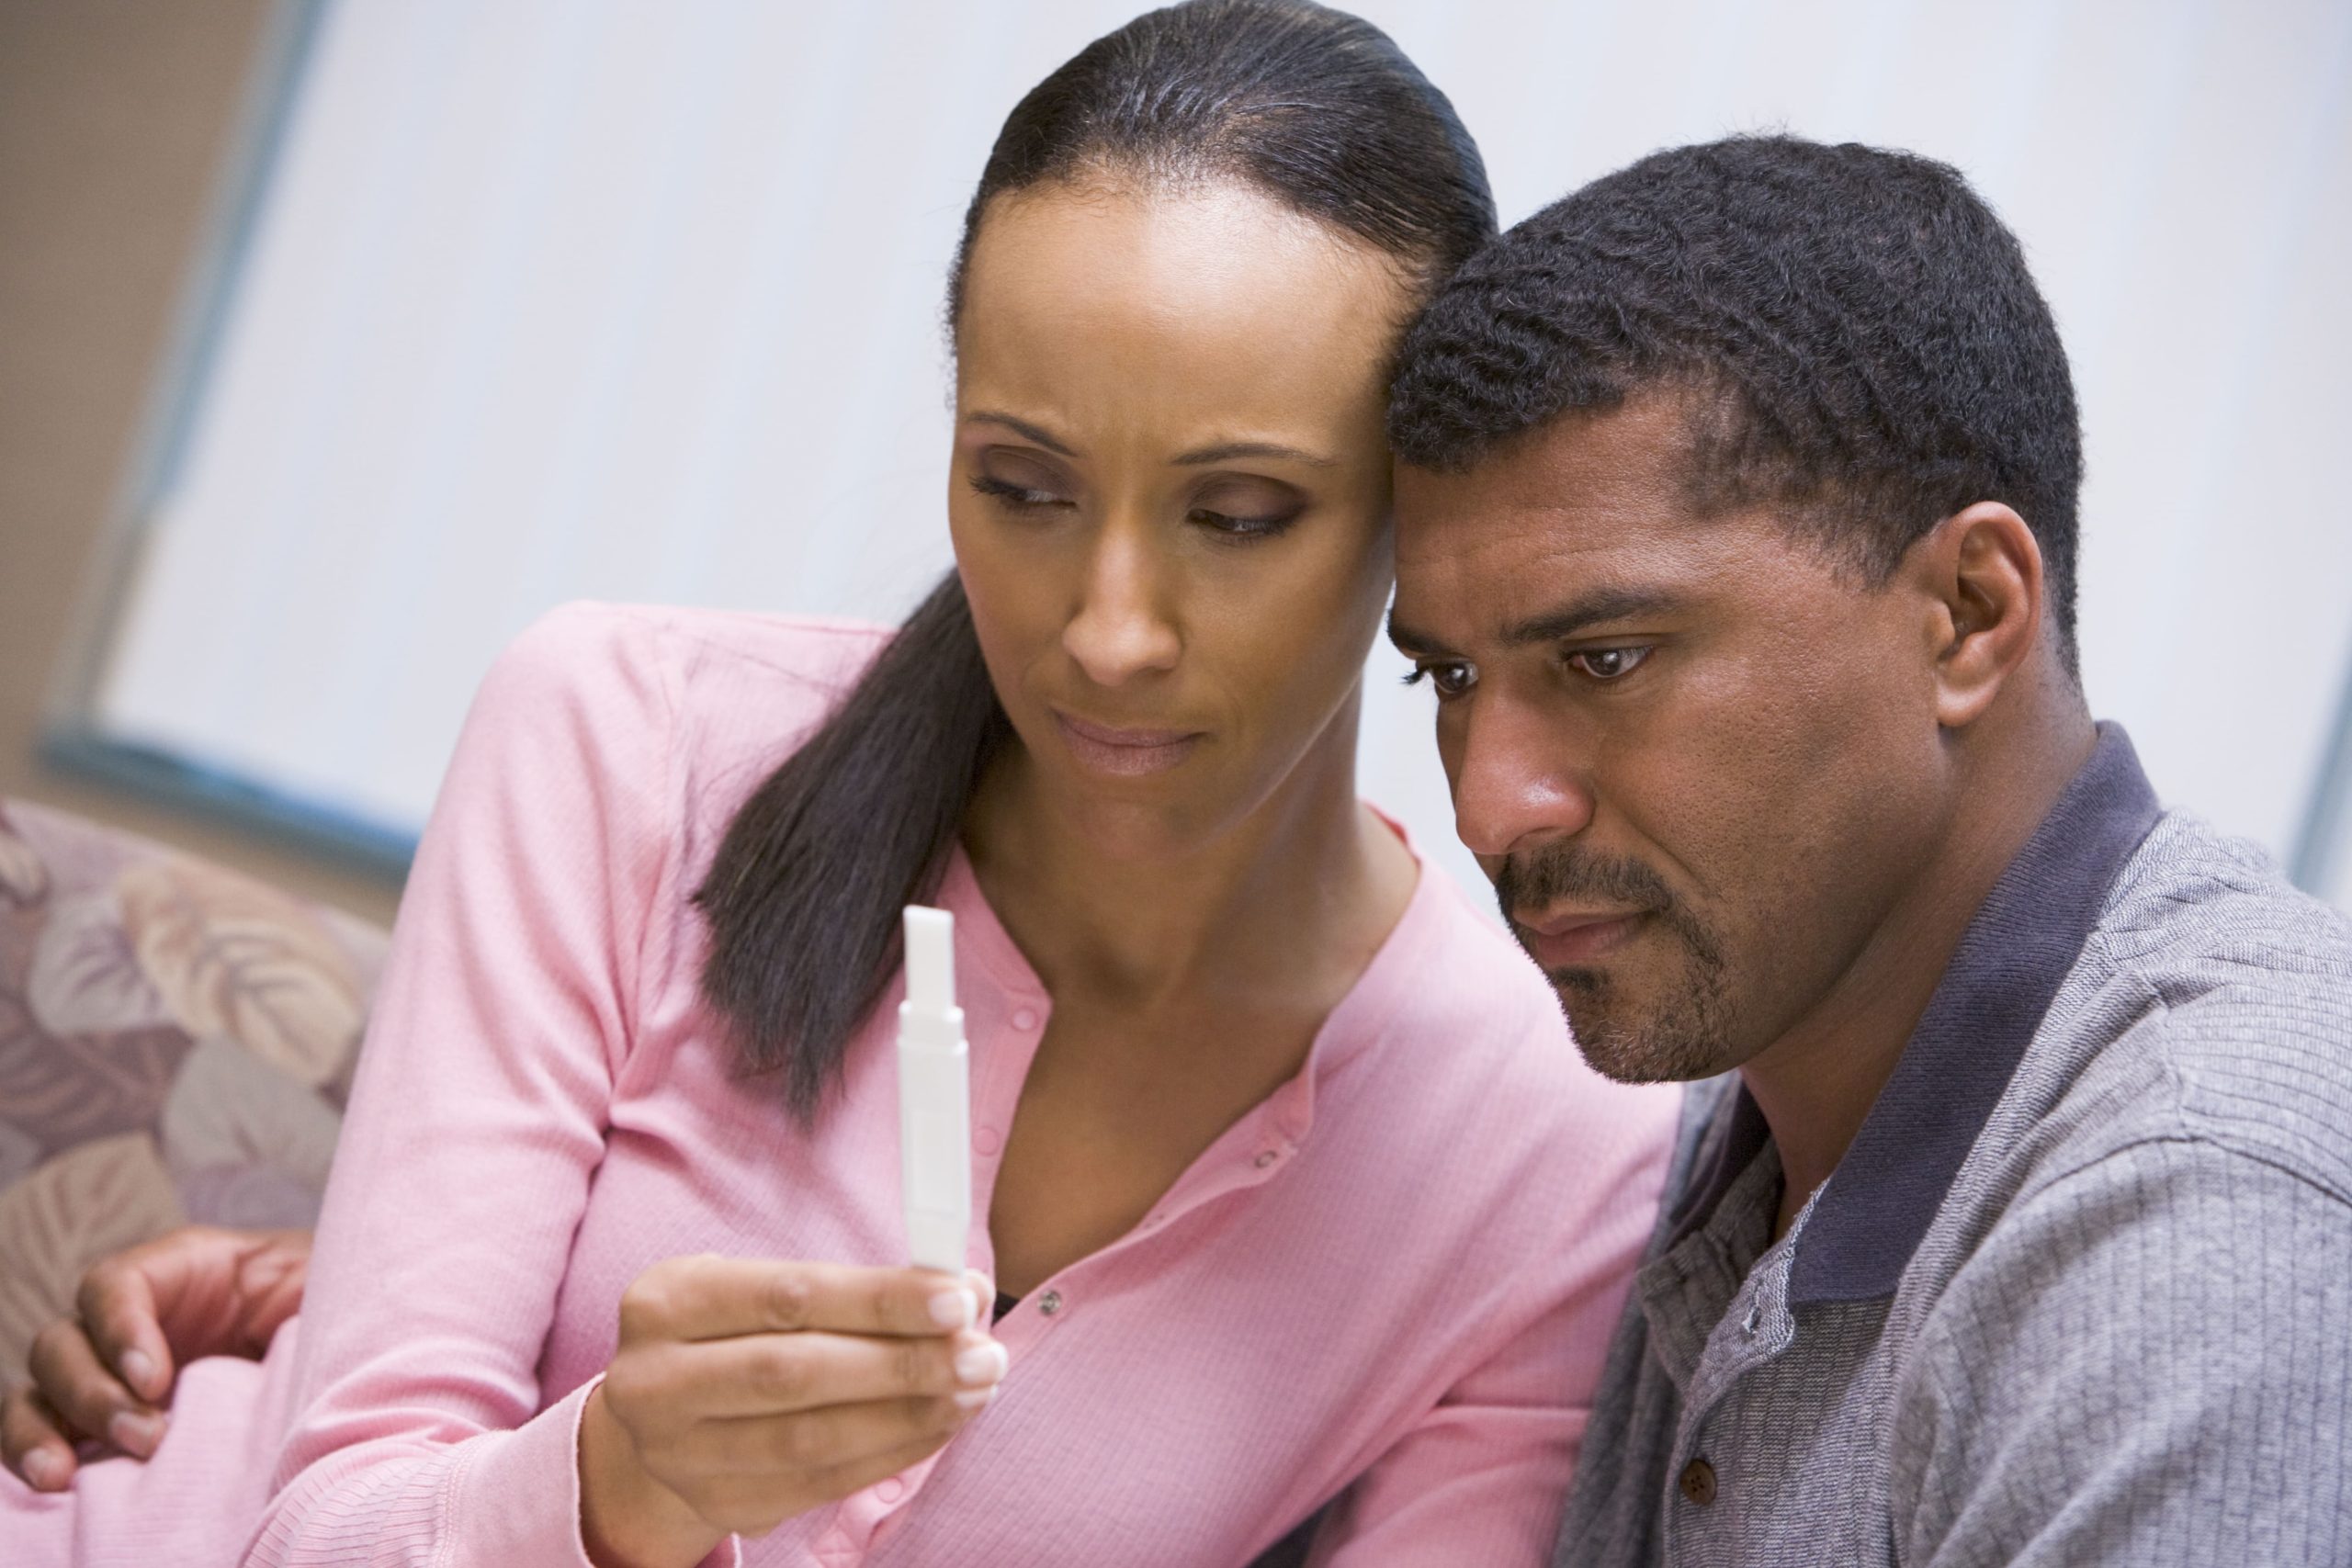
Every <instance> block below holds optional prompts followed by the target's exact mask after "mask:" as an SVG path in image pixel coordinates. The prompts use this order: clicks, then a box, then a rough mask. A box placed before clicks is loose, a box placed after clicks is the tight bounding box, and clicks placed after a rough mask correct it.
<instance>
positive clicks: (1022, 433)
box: [964, 409, 1078, 457]
mask: <svg viewBox="0 0 2352 1568" xmlns="http://www.w3.org/2000/svg"><path fill="white" fill-rule="evenodd" d="M964 423H966V424H1001V425H1002V426H1004V427H1005V429H1007V430H1010V431H1011V432H1012V433H1013V434H1015V435H1018V436H1019V437H1021V439H1023V441H1026V442H1029V443H1030V444H1031V445H1033V446H1043V447H1044V448H1045V449H1046V451H1048V452H1051V453H1053V454H1054V455H1055V456H1057V457H1077V456H1078V454H1077V453H1075V452H1073V451H1071V450H1070V449H1069V446H1068V445H1067V444H1066V443H1064V442H1062V441H1059V440H1057V439H1056V438H1055V437H1054V436H1052V435H1050V434H1046V432H1045V431H1044V430H1041V429H1039V428H1038V427H1037V426H1036V425H1034V424H1032V423H1029V422H1028V421H1027V420H1025V419H1015V418H1013V417H1012V415H1011V414H1009V413H999V412H997V411H996V410H994V409H981V410H979V411H978V412H974V413H967V414H966V415H965V416H964Z"/></svg>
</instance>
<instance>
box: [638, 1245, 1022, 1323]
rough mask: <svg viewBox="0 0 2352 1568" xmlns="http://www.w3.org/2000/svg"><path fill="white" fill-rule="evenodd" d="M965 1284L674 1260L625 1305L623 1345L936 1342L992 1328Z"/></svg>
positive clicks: (781, 1265) (840, 1267) (926, 1274)
mask: <svg viewBox="0 0 2352 1568" xmlns="http://www.w3.org/2000/svg"><path fill="white" fill-rule="evenodd" d="M986 1304H987V1303H982V1302H981V1301H980V1300H979V1299H978V1292H977V1291H975V1290H974V1289H973V1287H972V1286H971V1285H970V1284H969V1283H968V1282H967V1280H962V1279H959V1278H957V1277H956V1276H955V1275H952V1274H942V1273H938V1272H936V1271H933V1270H931V1269H867V1268H860V1267H857V1266H855V1265H852V1264H845V1263H796V1262H777V1261H773V1260H769V1259H765V1258H718V1257H710V1256H705V1257H699V1258H670V1259H668V1260H666V1261H664V1262H662V1263H657V1264H655V1265H654V1266H653V1267H652V1268H650V1269H647V1270H646V1271H645V1272H644V1273H642V1274H640V1275H639V1276H638V1277H637V1279H636V1280H635V1281H634V1282H632V1283H631V1284H630V1286H629V1288H628V1291H627V1292H625V1293H624V1294H623V1295H622V1297H621V1340H622V1342H623V1343H624V1344H626V1343H628V1342H629V1341H631V1340H632V1339H724V1338H732V1337H737V1336H740V1335H745V1334H792V1333H799V1332H802V1331H804V1330H809V1329H820V1330H828V1331H831V1332H833V1333H840V1334H879V1335H910V1336H921V1335H930V1336H936V1335H940V1334H944V1333H948V1332H952V1331H953V1330H956V1329H959V1328H967V1327H969V1326H970V1325H973V1324H974V1323H978V1322H984V1321H986V1315H985V1307H986Z"/></svg>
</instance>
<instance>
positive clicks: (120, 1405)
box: [0, 1225, 311, 1492]
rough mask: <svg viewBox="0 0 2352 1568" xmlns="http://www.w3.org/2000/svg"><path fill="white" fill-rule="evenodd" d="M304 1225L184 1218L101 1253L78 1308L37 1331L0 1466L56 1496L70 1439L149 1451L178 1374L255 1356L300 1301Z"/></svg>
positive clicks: (68, 1465)
mask: <svg viewBox="0 0 2352 1568" xmlns="http://www.w3.org/2000/svg"><path fill="white" fill-rule="evenodd" d="M310 1264H311V1233H310V1232H308V1231H234V1230H222V1229H220V1228H219V1227H217V1226H211V1225H187V1226H184V1227H182V1228H181V1229H179V1230H175V1231H171V1232H169V1233H167V1234H165V1235H160V1236H157V1237H156V1238H155V1239H154V1240H153V1241H149V1242H143V1243H141V1245H139V1246H137V1247H131V1248H130V1249H129V1250H128V1251H124V1252H119V1253H117V1254H115V1255H114V1256H113V1257H111V1258H104V1259H101V1260H100V1261H99V1262H98V1263H96V1264H95V1265H93V1266H92V1267H91V1269H90V1270H89V1272H87V1273H86V1274H85V1275H84V1276H83V1277H82V1287H81V1291H80V1292H79V1294H78V1295H77V1297H76V1300H75V1303H74V1305H75V1311H74V1315H73V1316H71V1317H61V1318H59V1319H58V1320H57V1321H56V1322H54V1323H52V1324H51V1325H49V1326H48V1327H46V1328H44V1329H42V1330H41V1331H40V1334H39V1335H38V1336H36V1337H34V1340H33V1346H32V1352H31V1355H30V1357H29V1358H28V1360H29V1365H28V1369H27V1370H28V1371H29V1372H30V1373H31V1375H32V1382H30V1383H28V1384H24V1385H20V1386H18V1387H17V1388H15V1389H12V1390H11V1391H10V1392H9V1393H8V1396H7V1398H6V1402H5V1403H0V1462H5V1463H6V1465H7V1467H8V1468H9V1469H10V1470H11V1471H14V1472H16V1473H17V1475H18V1476H19V1477H21V1478H22V1479H23V1480H24V1481H25V1482H26V1483H27V1484H28V1485H30V1486H32V1487H33V1488H34V1489H35V1490H37V1491H43V1492H62V1491H63V1490H65V1489H66V1488H67V1487H68V1486H70V1485H72V1484H73V1481H74V1471H75V1470H76V1469H77V1468H78V1464H79V1461H78V1458H77V1451H76V1450H77V1445H92V1446H94V1447H96V1448H97V1449H99V1450H115V1451H119V1452H122V1453H128V1454H130V1455H132V1456H133V1457H136V1458H139V1459H145V1458H148V1457H149V1456H151V1455H152V1454H153V1452H154V1451H155V1446H156V1444H157V1443H159V1442H161V1441H162V1440H163V1437H164V1427H165V1424H166V1421H167V1419H168V1417H167V1416H166V1414H165V1412H166V1410H167V1407H168V1406H169V1404H170V1401H171V1392H172V1384H173V1382H174V1380H175V1378H176V1376H177V1374H178V1369H179V1368H180V1367H182V1366H184V1365H186V1364H187V1362H189V1361H192V1360H195V1359H198V1358H199V1357H203V1356H244V1357H248V1358H257V1357H259V1356H260V1355H261V1354H262V1352H263V1351H265V1350H266V1349H267V1348H269V1341H270V1339H271V1337H273V1336H275V1335H276V1334H277V1330H278V1329H279V1327H280V1326H281V1325H284V1324H285V1322H286V1320H287V1319H288V1318H289V1317H291V1316H293V1315H294V1314H295V1312H296V1311H297V1310H299V1309H300V1306H301V1302H302V1284H303V1280H304V1279H305V1278H306V1277H307V1276H308V1274H309V1271H310Z"/></svg>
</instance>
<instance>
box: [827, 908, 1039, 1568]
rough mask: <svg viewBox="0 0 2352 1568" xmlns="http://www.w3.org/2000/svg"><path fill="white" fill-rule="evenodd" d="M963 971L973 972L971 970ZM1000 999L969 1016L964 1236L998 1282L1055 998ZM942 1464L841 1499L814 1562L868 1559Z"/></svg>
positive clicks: (1017, 1337) (973, 1262)
mask: <svg viewBox="0 0 2352 1568" xmlns="http://www.w3.org/2000/svg"><path fill="white" fill-rule="evenodd" d="M956 956H957V958H958V960H959V962H960V961H962V960H963V959H964V958H965V954H964V953H963V951H962V949H961V943H960V942H959V944H958V952H957V955H956ZM965 972H966V973H967V974H970V973H972V972H973V971H972V969H971V968H969V967H967V968H966V970H965ZM1000 983H1002V982H1000ZM1000 1001H1001V1006H1000V1007H996V1008H991V1009H990V1010H989V1013H988V1014H987V1015H983V1016H980V1017H978V1018H977V1019H976V1018H975V1014H976V1013H977V1012H978V1010H967V1021H973V1022H976V1023H977V1027H972V1028H971V1030H970V1032H971V1033H972V1034H973V1035H975V1036H977V1037H976V1038H972V1040H971V1062H972V1148H971V1160H972V1199H973V1201H972V1229H971V1233H970V1235H967V1237H966V1239H965V1243H964V1257H965V1260H966V1262H967V1264H968V1265H969V1266H970V1267H972V1268H974V1269H979V1270H980V1271H981V1272H982V1273H984V1274H987V1275H988V1276H989V1278H990V1279H994V1278H995V1277H996V1246H995V1243H994V1242H993V1241H992V1240H991V1239H990V1237H989V1204H990V1202H991V1201H992V1199H993V1198H994V1195H995V1192H996V1177H997V1170H998V1168H999V1167H1001V1165H1002V1164H1003V1161H1004V1144H1005V1138H1006V1136H1007V1134H1010V1132H1011V1131H1012V1113H1013V1111H1014V1110H1015V1109H1017V1108H1018V1106H1019V1105H1020V1101H1021V1085H1022V1083H1023V1080H1024V1079H1026V1078H1027V1077H1028V1076H1029V1064H1030V1063H1031V1062H1032V1061H1034V1060H1035V1058H1036V1055H1037V1044H1038V1042H1040V1041H1041V1040H1043V1039H1044V1038H1045V1035H1046V1022H1047V1021H1049V1020H1050V1019H1051V1018H1052V1016H1053V1002H1052V1000H1051V998H1048V997H1047V996H1046V994H1045V992H1044V991H1043V990H1042V989H1040V988H1038V987H1035V986H1027V985H1019V984H1004V985H1003V990H1002V994H1001V998H1000ZM998 1019H1001V1022H1000V1021H997V1020H998ZM967 1027H969V1025H968V1024H967ZM983 1031H985V1032H983ZM1045 1296H1046V1292H1035V1293H1033V1295H1032V1298H1031V1301H1032V1302H1035V1303H1039V1304H1040V1305H1042V1304H1043V1302H1044V1300H1045ZM1029 1304H1030V1303H1023V1306H1024V1307H1025V1306H1028V1305H1029ZM1059 1305H1060V1303H1059V1298H1058V1296H1057V1298H1056V1302H1055V1308H1054V1310H1053V1311H1047V1312H1043V1313H1035V1314H1028V1315H1030V1316H1032V1317H1035V1318H1038V1319H1040V1321H1041V1322H1042V1321H1049V1320H1050V1319H1051V1318H1052V1317H1053V1316H1054V1315H1055V1314H1056V1313H1057V1312H1058V1310H1059ZM1021 1315H1023V1314H1017V1313H1016V1314H1006V1316H1005V1318H1004V1321H1003V1322H1001V1323H1000V1324H998V1325H997V1338H998V1339H999V1340H1000V1341H1001V1342H1002V1344H1003V1345H1004V1348H1005V1351H1006V1354H1007V1355H1008V1356H1009V1357H1010V1358H1011V1359H1012V1364H1013V1365H1014V1366H1016V1367H1017V1366H1019V1365H1020V1362H1021V1357H1022V1352H1023V1349H1024V1348H1026V1346H1027V1345H1028V1344H1031V1343H1034V1342H1035V1339H1036V1338H1037V1337H1039V1336H1038V1335H1036V1334H1027V1335H1024V1334H1023V1333H1021V1332H1020V1328H1021V1326H1022V1325H1017V1324H1016V1323H1015V1321H1014V1319H1015V1318H1016V1317H1019V1316H1021ZM1008 1375H1009V1374H1008ZM937 1462H938V1458H937V1456H936V1455H934V1456H933V1457H932V1458H931V1459H928V1460H925V1461H922V1463H921V1464H918V1465H916V1466H914V1467H913V1468H911V1469H910V1470H906V1471H903V1472H900V1473H899V1474H897V1475H893V1476H890V1477H888V1478H887V1479H885V1480H882V1481H878V1482H876V1483H874V1484H873V1485H871V1486H869V1487H866V1488H865V1490H864V1491H862V1492H856V1493H853V1494H851V1495H849V1496H847V1497H845V1498H843V1499H842V1501H841V1503H840V1504H839V1506H836V1507H835V1509H834V1510H833V1517H832V1522H831V1525H830V1526H828V1528H827V1529H826V1530H825V1533H824V1534H823V1535H822V1536H820V1537H819V1538H818V1540H817V1542H816V1545H815V1546H814V1547H813V1548H812V1549H811V1551H812V1554H813V1556H814V1558H815V1560H816V1561H817V1562H820V1563H822V1564H823V1565H824V1568H854V1565H855V1564H857V1563H861V1562H865V1559H866V1557H867V1556H868V1555H870V1554H871V1553H872V1551H874V1549H875V1548H876V1546H878V1545H880V1544H881V1542H882V1541H883V1540H885V1539H886V1538H887V1537H888V1534H889V1529H890V1524H891V1521H892V1520H893V1519H894V1518H895V1517H896V1516H897V1515H898V1513H899V1510H901V1509H903V1508H905V1507H906V1506H908V1505H909V1504H910V1503H911V1502H913V1501H914V1499H915V1498H916V1497H917V1496H918V1495H921V1493H922V1488H923V1483H924V1482H926V1481H927V1480H929V1479H930V1476H931V1472H932V1469H933V1466H934V1465H935V1464H936V1463H937Z"/></svg>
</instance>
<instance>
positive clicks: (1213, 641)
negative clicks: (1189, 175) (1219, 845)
mask: <svg viewBox="0 0 2352 1568" xmlns="http://www.w3.org/2000/svg"><path fill="white" fill-rule="evenodd" d="M1411 305H1412V297H1411V292H1410V288H1409V285H1408V283H1407V281H1406V280H1405V278H1404V276H1402V274H1401V273H1400V271H1399V270H1398V269H1397V267H1396V266H1395V265H1393V264H1392V263H1391V262H1390V261H1389V260H1388V259H1387V258H1386V257H1385V256H1384V255H1383V254H1380V253H1379V252H1377V251H1376V250H1374V249H1373V248H1371V247H1369V246H1367V245H1364V244H1362V243H1358V242H1356V241H1354V240H1352V239H1351V238H1349V237H1348V236H1346V235H1345V234H1343V233H1341V232H1340V231H1337V230H1334V229H1332V228H1331V227H1329V226H1328V225H1325V224H1322V223H1318V222H1317V221H1315V220H1311V219H1307V218H1304V217H1301V216H1299V215H1298V214H1296V213H1294V212H1291V211H1290V210H1288V209H1285V208H1283V207H1282V206H1280V205H1279V204H1277V203H1275V202H1274V201H1272V199H1270V198H1269V197H1265V196H1262V195H1261V194H1260V193H1258V192H1257V191H1256V190H1254V189H1252V188H1250V186H1245V185H1241V184H1238V183H1231V182H1222V181H1213V182H1207V183H1203V184H1197V185H1191V186H1175V187H1172V188H1156V189H1155V188H1149V187H1142V188H1137V187H1121V186H1110V187H1106V186H1096V185H1088V186H1062V185H1056V186H1046V187H1043V188H1039V189H1033V190H1028V191H1022V192H1016V193H1013V194H1011V195H1008V196H1005V197H999V198H998V199H997V200H996V201H995V202H994V203H992V204H991V205H990V207H989V210H988V212H987V215H986V216H985V218H984V219H983V220H982V221H981V225H980V229H979V232H978V235H977V236H976V238H975V240H974V243H973V249H972V254H971V258H970V262H969V272H968V274H967V277H966V282H965V291H964V303H963V315H962V319H961V321H959V322H958V324H957V331H956V451H955V459H954V464H953V468H952V474H951V478H950V481H949V491H948V517H949V523H950V526H951V528H952V530H953V532H954V535H955V541H956V562H957V565H958V568H959V569H960V570H961V571H962V574H963V579H964V586H965V591H966V593H967V596H968V597H969V599H970V601H971V605H972V616H973V620H974V623H975V625H976V626H977V627H978V634H979V642H980V649H981V651H982V653H983V655H984V656H985V657H986V659H987V661H988V666H989V675H990V677H991V678H992V679H993V680H994V682H995V683H996V689H997V694H998V695H999V697H1000V698H1001V700H1002V702H1003V704H1004V709H1005V712H1006V714H1007V715H1008V716H1010V717H1011V718H1012V726H1013V728H1014V729H1015V730H1016V731H1017V732H1018V733H1019V735H1020V738H1021V740H1022V743H1023V747H1024V748H1025V749H1026V751H1027V754H1028V760H1029V763H1030V766H1029V768H1028V769H1027V771H1026V773H1025V777H1026V780H1027V782H1028V783H1029V784H1030V786H1031V787H1034V788H1036V789H1038V790H1040V791H1042V792H1043V794H1044V795H1045V797H1046V804H1047V806H1048V807H1049V808H1050V809H1052V810H1053V811H1054V812H1055V813H1056V819H1057V820H1062V821H1067V822H1069V823H1070V825H1072V826H1073V827H1075V828H1077V829H1079V830H1080V831H1081V832H1084V833H1086V834H1087V835H1088V836H1089V837H1090V838H1091V839H1094V840H1097V843H1098V847H1100V848H1101V849H1103V851H1105V852H1112V853H1119V854H1135V855H1151V854H1158V853H1168V852H1182V851H1184V850H1186V849H1189V848H1193V847H1196V846H1198V845H1199V844H1200V843H1202V842H1203V841H1204V840H1207V839H1210V838H1213V837H1215V836H1216V835H1218V834H1220V833H1222V832H1225V831H1227V830H1229V829H1232V828H1233V827H1235V826H1236V825H1238V823H1240V822H1241V821H1242V820H1243V819H1245V818H1248V817H1249V816H1250V814H1251V813H1253V812H1254V811H1256V810H1258V809H1259V808H1261V807H1263V806H1264V805H1266V803H1268V802H1269V801H1270V800H1272V798H1273V797H1274V796H1275V795H1276V794H1277V792H1279V791H1280V790H1281V789H1282V787H1283V784H1284V783H1285V781H1287V780H1291V779H1293V778H1295V777H1301V776H1304V773H1305V770H1304V769H1303V767H1302V764H1312V765H1315V766H1317V767H1320V768H1329V767H1331V766H1338V767H1340V768H1341V769H1348V770H1351V768H1352V763H1353V757H1352V751H1353V747H1354V729H1355V726H1354V722H1353V718H1354V713H1355V699H1356V691H1357V682H1358V679H1359V677H1360V675H1361V673H1362V670H1363V660H1364V655H1365V651H1366V649H1367V647H1368V646H1369V644H1370V642H1371V640H1372V637H1373V636H1374V632H1375V630H1376V629H1377V626H1378V622H1379V617H1380V614H1381V611H1382V609H1383V608H1384V607H1385V604H1386V600H1387V594H1388V587H1389V580H1390V572H1391V540H1390V535H1389V525H1388V509H1389V459H1388V451H1387V446H1386V444H1385V440H1384V437H1383V434H1382V428H1381V421H1382V414H1383V412H1384V407H1385V399H1386V384H1385V376H1386V369H1387V362H1388V358H1389V355H1390V354H1391V352H1392V350H1393V347H1394V344H1395V341H1396V334H1397V331H1398V329H1399V328H1400V327H1401V325H1402V323H1403V321H1404V319H1405V317H1406V315H1407V314H1408V311H1409V310H1410V308H1411ZM1323 776H1326V777H1329V776H1330V775H1329V774H1328V773H1326V774H1324V775H1323ZM1339 776H1340V777H1341V778H1342V779H1346V778H1351V777H1352V773H1351V772H1348V773H1341V774H1340V775H1339Z"/></svg>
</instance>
